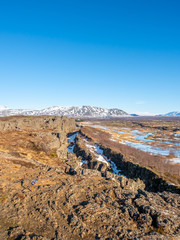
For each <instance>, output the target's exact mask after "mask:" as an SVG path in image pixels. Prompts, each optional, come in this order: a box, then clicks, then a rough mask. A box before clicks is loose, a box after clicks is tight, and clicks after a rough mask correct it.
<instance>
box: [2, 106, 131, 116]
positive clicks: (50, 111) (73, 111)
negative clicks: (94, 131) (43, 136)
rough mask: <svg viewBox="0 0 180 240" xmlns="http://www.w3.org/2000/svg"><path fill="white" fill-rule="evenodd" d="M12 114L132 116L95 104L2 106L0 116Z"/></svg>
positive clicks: (119, 110)
mask: <svg viewBox="0 0 180 240" xmlns="http://www.w3.org/2000/svg"><path fill="white" fill-rule="evenodd" d="M12 115H28V116H29V115H33V116H38V115H56V116H67V117H74V118H118V117H123V116H125V117H127V116H130V115H129V114H128V113H126V112H125V111H123V110H121V109H118V108H113V109H107V108H101V107H93V106H82V107H74V106H54V107H50V108H45V109H42V110H28V109H10V108H7V107H5V106H0V116H12Z"/></svg>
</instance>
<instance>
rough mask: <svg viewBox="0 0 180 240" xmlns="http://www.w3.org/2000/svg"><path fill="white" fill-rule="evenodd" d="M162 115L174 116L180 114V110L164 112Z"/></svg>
mask: <svg viewBox="0 0 180 240" xmlns="http://www.w3.org/2000/svg"><path fill="white" fill-rule="evenodd" d="M163 116H169V117H171V116H172V117H176V116H180V112H176V111H174V112H169V113H166V114H164V115H163Z"/></svg>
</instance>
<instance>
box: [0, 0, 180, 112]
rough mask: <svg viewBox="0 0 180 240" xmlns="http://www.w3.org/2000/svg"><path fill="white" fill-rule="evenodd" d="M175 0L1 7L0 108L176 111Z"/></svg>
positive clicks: (179, 42) (179, 34) (35, 0)
mask: <svg viewBox="0 0 180 240" xmlns="http://www.w3.org/2000/svg"><path fill="white" fill-rule="evenodd" d="M179 12H180V1H179V0H171V1H170V0H168V1H166V0H151V1H144V0H111V1H110V0H86V1H84V0H64V1H61V0H51V1H50V0H26V1H24V0H23V1H19V0H16V1H9V0H1V1H0V83H1V85H0V86H1V91H0V105H5V106H8V107H11V108H32V109H41V108H46V107H50V106H56V105H74V106H82V105H93V106H100V107H107V108H121V109H123V110H125V111H127V112H129V113H133V112H150V113H166V112H169V111H173V110H177V111H180V94H179V92H180V14H179Z"/></svg>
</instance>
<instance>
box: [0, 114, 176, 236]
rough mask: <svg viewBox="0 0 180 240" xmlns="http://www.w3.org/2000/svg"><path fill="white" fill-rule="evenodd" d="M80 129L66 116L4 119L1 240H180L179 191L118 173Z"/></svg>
mask: <svg viewBox="0 0 180 240" xmlns="http://www.w3.org/2000/svg"><path fill="white" fill-rule="evenodd" d="M78 130H79V129H78V128H77V127H76V124H75V122H74V120H71V119H68V118H66V117H61V118H60V117H49V116H40V117H22V116H19V117H8V118H1V119H0V180H1V182H0V239H2V240H4V239H9V240H15V239H28V240H29V239H33V240H36V239H46V240H49V239H50V240H53V239H57V240H60V239H64V240H66V239H67V240H69V239H73V240H74V239H87V240H91V239H101V240H105V239H106V240H110V239H134V240H135V239H137V240H138V239H147V240H148V239H154V240H155V239H174V240H175V239H180V196H179V194H177V193H175V192H174V193H173V192H171V191H169V190H167V191H161V192H158V191H154V190H153V188H152V189H151V188H147V186H146V185H145V183H144V182H143V181H142V180H140V179H139V178H136V179H133V178H127V177H125V176H123V175H121V174H120V172H116V173H117V174H115V171H114V170H113V169H114V168H113V166H114V165H113V162H111V160H110V161H109V163H108V164H106V163H105V162H103V161H102V158H100V156H98V155H97V152H92V147H89V145H90V143H89V142H88V139H85V140H86V141H85V144H84V142H83V138H84V136H81V135H79V136H77V138H75V137H72V136H76V134H77V131H78ZM67 137H68V138H69V141H67ZM71 140H72V141H71ZM74 140H75V141H74ZM81 141H82V142H81ZM68 142H69V143H68ZM83 144H84V145H83ZM68 145H69V147H68ZM88 147H89V148H88ZM70 150H71V151H70ZM73 151H74V152H76V154H75V153H73ZM99 151H100V150H99ZM101 157H102V156H101ZM100 160H101V161H100ZM85 161H86V162H85ZM99 161H100V162H99ZM152 185H153V182H152Z"/></svg>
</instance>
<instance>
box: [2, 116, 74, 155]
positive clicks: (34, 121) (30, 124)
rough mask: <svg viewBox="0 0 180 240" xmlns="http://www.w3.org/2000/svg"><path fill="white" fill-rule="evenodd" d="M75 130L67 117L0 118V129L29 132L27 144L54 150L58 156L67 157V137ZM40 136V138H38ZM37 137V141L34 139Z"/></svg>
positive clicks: (36, 147) (45, 149)
mask: <svg viewBox="0 0 180 240" xmlns="http://www.w3.org/2000/svg"><path fill="white" fill-rule="evenodd" d="M75 130H76V124H75V121H74V120H72V119H69V118H67V117H55V116H53V117H52V116H40V117H23V116H17V117H15V116H14V117H6V118H1V119H0V131H2V132H6V131H18V132H19V134H21V133H22V132H23V131H26V132H30V133H29V135H30V136H31V137H32V141H30V143H29V145H31V146H32V148H35V149H37V150H38V149H39V151H45V152H48V151H56V154H57V156H58V157H59V158H64V157H67V137H66V135H67V134H68V133H69V132H73V131H75ZM38 138H40V139H41V140H39V139H38ZM36 139H38V141H36Z"/></svg>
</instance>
